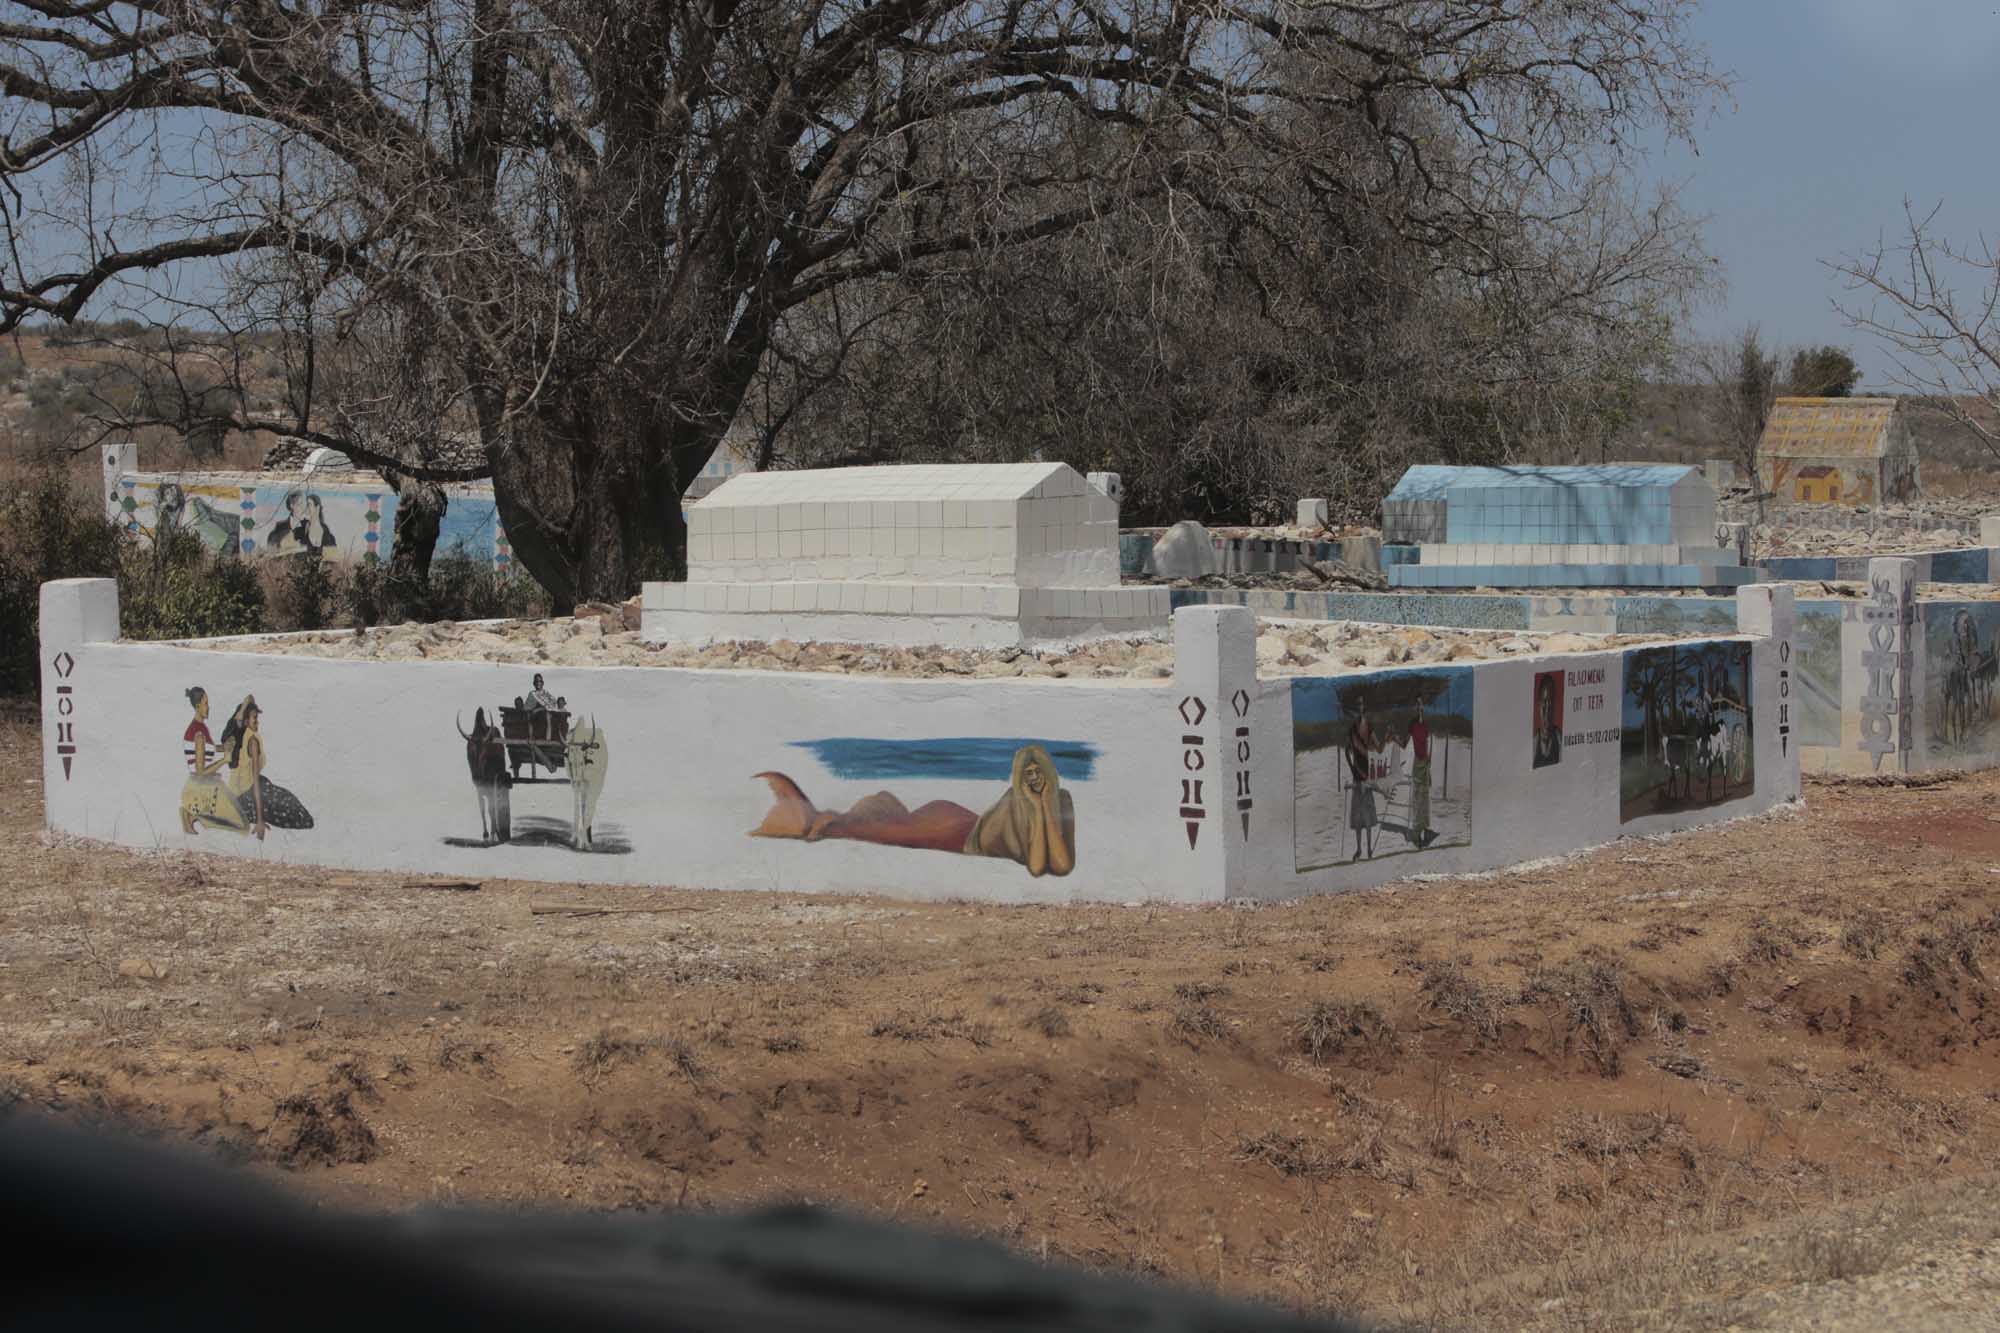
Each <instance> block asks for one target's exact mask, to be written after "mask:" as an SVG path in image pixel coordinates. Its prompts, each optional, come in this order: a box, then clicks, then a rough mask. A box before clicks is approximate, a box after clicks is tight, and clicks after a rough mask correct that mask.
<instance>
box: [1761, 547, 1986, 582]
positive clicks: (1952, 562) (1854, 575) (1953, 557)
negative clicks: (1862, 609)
mask: <svg viewBox="0 0 2000 1333" xmlns="http://www.w3.org/2000/svg"><path fill="white" fill-rule="evenodd" d="M1996 556H2000V550H1996V549H1995V548H1993V547H1991V546H1960V547H1954V548H1952V549H1950V550H1945V551H1899V552H1897V553H1896V555H1895V556H1894V557H1893V558H1895V559H1899V560H1908V561H1911V562H1912V563H1913V564H1915V566H1916V571H1917V582H1919V583H1992V582H1995V581H1996V580H1995V579H1994V575H1995V574H1996V573H2000V559H1996ZM1881 558H1882V557H1879V556H1870V555H1773V556H1765V557H1764V558H1763V559H1761V560H1759V561H1758V562H1757V564H1758V567H1759V568H1760V569H1762V570H1763V571H1764V575H1765V577H1767V578H1772V579H1781V580H1795V579H1826V580H1829V581H1835V582H1858V581H1860V580H1862V579H1866V578H1867V577H1868V563H1869V561H1871V560H1876V559H1881Z"/></svg>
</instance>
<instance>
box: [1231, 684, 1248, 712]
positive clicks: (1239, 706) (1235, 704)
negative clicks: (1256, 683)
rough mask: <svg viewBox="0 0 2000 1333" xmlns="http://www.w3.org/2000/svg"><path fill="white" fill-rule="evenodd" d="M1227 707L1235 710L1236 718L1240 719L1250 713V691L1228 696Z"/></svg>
mask: <svg viewBox="0 0 2000 1333" xmlns="http://www.w3.org/2000/svg"><path fill="white" fill-rule="evenodd" d="M1229 706H1230V707H1231V708H1234V709H1235V710H1236V716H1238V717H1242V716H1243V715H1244V714H1245V713H1248V712H1249V711H1250V691H1248V690H1238V691H1236V693H1234V694H1232V695H1230V696H1229Z"/></svg>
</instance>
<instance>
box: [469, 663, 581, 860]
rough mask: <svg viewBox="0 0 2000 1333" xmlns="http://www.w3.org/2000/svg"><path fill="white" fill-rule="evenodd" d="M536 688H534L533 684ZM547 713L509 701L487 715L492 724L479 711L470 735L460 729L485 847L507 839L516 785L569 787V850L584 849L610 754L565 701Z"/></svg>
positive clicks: (510, 834)
mask: <svg viewBox="0 0 2000 1333" xmlns="http://www.w3.org/2000/svg"><path fill="white" fill-rule="evenodd" d="M537 683H538V684H539V682H537ZM553 703H554V706H553V707H551V706H548V705H547V704H545V703H543V702H540V701H532V700H524V699H521V698H516V699H515V700H514V702H513V704H512V706H509V705H507V704H501V705H500V706H499V707H497V708H495V709H494V710H493V715H494V717H496V718H498V722H497V723H496V722H494V721H492V720H490V719H489V718H488V717H487V713H486V710H485V709H484V708H483V707H482V708H479V709H477V710H475V711H474V713H473V716H472V730H471V731H470V732H468V731H466V730H465V727H464V724H463V723H460V724H459V728H458V734H459V735H460V736H463V737H464V738H465V760H466V767H467V768H468V769H469V770H470V771H471V774H472V788H473V792H474V794H475V795H476V796H477V797H478V801H479V822H480V830H481V836H482V838H483V840H484V841H485V842H486V843H487V844H488V845H491V844H494V843H503V842H507V841H509V840H510V839H511V838H512V837H513V835H514V828H513V825H514V812H513V804H514V802H513V789H514V788H515V787H522V786H561V787H568V788H569V790H570V796H571V820H570V845H571V846H573V847H575V848H576V849H577V850H578V851H588V850H591V847H592V841H591V834H592V825H593V823H594V822H595V820H596V815H597V798H598V795H599V794H600V793H601V792H602V791H603V789H604V774H605V771H606V769H607V768H608V767H609V764H610V758H611V751H610V746H609V743H608V741H607V740H606V738H605V735H604V733H603V731H602V730H600V729H599V728H598V725H597V722H596V720H595V719H592V720H590V721H586V722H581V723H576V722H574V721H573V720H572V717H571V714H570V712H569V709H568V707H567V703H568V701H567V700H564V699H556V700H554V701H553Z"/></svg>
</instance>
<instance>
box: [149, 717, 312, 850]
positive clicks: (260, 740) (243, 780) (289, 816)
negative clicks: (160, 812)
mask: <svg viewBox="0 0 2000 1333" xmlns="http://www.w3.org/2000/svg"><path fill="white" fill-rule="evenodd" d="M187 701H188V704H189V706H190V707H192V708H193V709H194V720H193V721H191V722H189V723H188V726H187V731H186V732H185V733H184V734H183V736H182V753H183V754H184V755H185V757H186V759H187V770H188V777H187V782H186V783H185V784H183V785H182V787H181V832H183V833H199V832H200V831H201V826H202V825H203V824H213V825H214V826H215V827H217V828H226V829H230V830H232V831H233V832H237V833H249V834H255V835H256V837H257V838H258V840H259V841H262V840H263V837H264V834H265V832H266V830H268V829H273V828H282V829H309V828H311V827H312V826H313V820H312V816H311V815H310V814H308V813H307V811H306V808H305V806H304V805H303V804H301V803H300V801H299V798H298V797H296V796H294V795H292V793H291V792H289V791H287V790H285V789H284V788H283V787H280V786H279V785H278V784H277V783H275V782H273V781H271V779H270V778H268V777H266V776H264V737H263V735H262V733H261V731H260V729H259V726H258V719H259V717H260V716H261V715H262V712H263V710H262V709H260V708H258V706H257V700H256V697H255V696H254V695H248V694H246V695H244V696H243V702H242V703H240V704H238V705H237V706H236V711H235V712H233V713H231V714H230V715H229V721H228V722H227V723H226V724H224V726H223V728H222V739H221V740H220V741H216V740H214V739H212V738H211V737H210V735H209V731H208V691H207V690H204V689H203V688H202V687H201V686H199V685H196V686H194V687H193V688H192V689H190V690H189V691H188V692H187Z"/></svg>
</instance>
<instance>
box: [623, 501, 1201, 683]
mask: <svg viewBox="0 0 2000 1333" xmlns="http://www.w3.org/2000/svg"><path fill="white" fill-rule="evenodd" d="M1168 596H1169V595H1168V592H1167V590H1166V589H1164V588H1124V587H1120V586H1119V580H1118V502H1117V500H1116V499H1114V498H1113V497H1112V496H1109V495H1106V494H1103V493H1101V492H1100V491H1098V490H1097V489H1095V488H1093V487H1092V486H1090V485H1089V484H1087V483H1086V482H1085V480H1084V478H1083V477H1081V476H1080V475H1078V474H1077V472H1076V471H1075V470H1074V469H1072V468H1070V467H1069V466H1068V465H1067V464H1064V463H1005V464H939V465H917V466H900V467H897V466H889V467H858V468H828V469H819V470H813V471H800V472H759V473H748V474H739V475H737V476H735V477H732V478H730V479H729V480H728V481H725V482H724V483H723V484H722V485H720V486H718V487H717V488H716V489H715V490H714V491H713V492H712V493H711V494H709V495H708V496H706V497H704V498H703V499H702V500H701V501H700V503H698V504H696V505H695V506H694V508H693V509H692V510H690V511H689V515H688V581H687V582H686V583H648V584H647V585H646V586H645V589H644V600H643V602H642V603H641V606H642V632H643V633H644V635H645V637H647V638H649V639H653V640H656V641H662V642H676V643H679V642H700V641H707V640H716V639H758V640H770V639H779V638H788V639H793V640H806V639H817V640H822V641H829V642H849V643H891V644H905V645H915V644H946V645H954V646H963V647H975V646H1000V645H1004V644H1009V643H1021V642H1025V641H1029V640H1034V639H1073V638H1079V637H1088V636H1090V635H1093V634H1117V633H1126V632H1131V631H1136V630H1146V629H1155V628H1158V627H1160V626H1162V625H1164V624H1165V623H1166V619H1167V614H1168V609H1169V605H1168Z"/></svg>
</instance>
